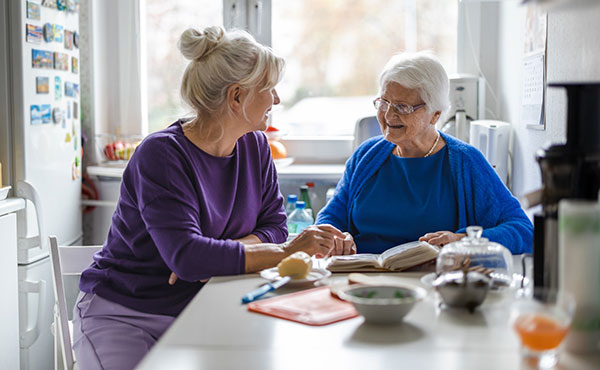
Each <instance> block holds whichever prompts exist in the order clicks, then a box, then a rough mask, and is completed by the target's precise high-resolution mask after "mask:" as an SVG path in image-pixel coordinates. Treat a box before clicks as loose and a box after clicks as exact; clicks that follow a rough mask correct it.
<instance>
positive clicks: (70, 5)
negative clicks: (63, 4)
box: [67, 0, 79, 13]
mask: <svg viewBox="0 0 600 370" xmlns="http://www.w3.org/2000/svg"><path fill="white" fill-rule="evenodd" d="M67 11H68V12H69V13H78V12H79V0H67Z"/></svg>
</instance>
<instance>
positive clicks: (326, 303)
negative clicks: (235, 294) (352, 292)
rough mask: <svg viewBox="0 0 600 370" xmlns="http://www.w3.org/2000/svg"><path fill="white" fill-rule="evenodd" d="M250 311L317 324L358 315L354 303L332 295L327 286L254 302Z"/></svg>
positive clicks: (249, 304) (250, 305) (250, 304)
mask: <svg viewBox="0 0 600 370" xmlns="http://www.w3.org/2000/svg"><path fill="white" fill-rule="evenodd" d="M248 311H253V312H258V313H262V314H265V315H269V316H275V317H279V318H281V319H286V320H291V321H296V322H299V323H302V324H306V325H313V326H321V325H327V324H332V323H334V322H338V321H342V320H346V319H350V318H352V317H356V316H358V313H357V312H356V310H355V309H354V306H353V305H352V303H349V302H345V301H342V300H340V299H337V298H334V297H333V296H331V294H330V292H329V287H327V286H323V287H319V288H313V289H307V290H303V291H301V292H297V293H291V294H286V295H282V296H278V297H273V298H268V299H263V300H260V301H256V302H251V303H248Z"/></svg>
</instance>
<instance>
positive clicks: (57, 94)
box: [54, 76, 62, 100]
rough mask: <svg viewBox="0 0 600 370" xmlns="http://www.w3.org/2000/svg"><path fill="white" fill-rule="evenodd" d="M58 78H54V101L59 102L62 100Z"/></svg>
mask: <svg viewBox="0 0 600 370" xmlns="http://www.w3.org/2000/svg"><path fill="white" fill-rule="evenodd" d="M61 87H62V86H61V81H60V77H59V76H56V77H54V100H60V99H61V98H62V90H61Z"/></svg>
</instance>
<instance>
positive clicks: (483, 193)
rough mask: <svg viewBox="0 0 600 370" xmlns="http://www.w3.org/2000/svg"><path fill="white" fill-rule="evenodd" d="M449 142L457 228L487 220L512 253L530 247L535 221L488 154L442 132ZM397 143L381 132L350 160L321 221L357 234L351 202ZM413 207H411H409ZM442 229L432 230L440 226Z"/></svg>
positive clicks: (487, 233)
mask: <svg viewBox="0 0 600 370" xmlns="http://www.w3.org/2000/svg"><path fill="white" fill-rule="evenodd" d="M441 135H442V138H443V139H444V140H445V141H446V145H447V146H448V158H449V161H450V172H451V174H452V181H453V182H454V189H456V192H457V194H456V198H457V200H458V204H457V209H458V230H455V231H454V232H456V233H464V232H466V228H467V226H470V225H479V226H482V227H483V229H484V231H483V236H484V237H486V238H488V239H490V240H492V241H495V242H497V243H500V244H502V245H504V246H505V247H507V248H508V249H509V250H510V251H511V252H512V253H513V254H520V253H528V252H531V249H532V243H533V225H532V224H531V221H530V220H529V218H528V217H527V215H526V214H525V212H524V211H523V209H522V208H521V206H520V204H519V202H518V200H517V199H516V198H515V197H514V196H513V195H512V194H511V193H510V191H509V190H508V189H507V188H506V186H505V185H504V184H503V183H502V180H500V178H499V177H498V175H497V174H496V172H495V171H494V169H493V168H492V167H491V166H490V164H489V163H488V162H487V160H486V159H485V157H484V156H483V154H481V152H479V151H478V150H477V149H476V148H475V147H473V146H471V145H469V144H466V143H464V142H462V141H460V140H457V139H455V138H453V137H452V136H448V135H446V134H444V133H441ZM393 149H394V144H393V143H391V142H389V141H387V140H385V139H383V136H381V135H380V136H377V137H374V138H371V139H369V140H367V141H365V142H364V143H363V144H362V145H361V146H359V147H358V149H356V151H355V152H354V154H353V155H352V156H351V157H350V159H348V161H347V162H346V169H345V171H344V175H343V177H342V179H341V180H340V181H339V183H338V185H337V187H336V191H335V195H334V197H333V198H332V199H331V200H330V201H329V203H327V205H326V206H325V207H324V208H323V209H322V210H321V212H319V214H318V215H317V220H316V223H317V224H331V225H333V226H335V227H337V228H338V229H340V230H342V231H348V232H350V234H356V232H357V230H356V228H355V227H354V225H353V222H352V217H351V215H352V207H354V206H355V199H356V196H357V194H358V193H359V191H360V189H361V188H362V187H363V186H364V184H365V182H366V181H367V179H369V178H370V177H371V176H373V174H375V173H376V172H377V170H379V168H380V167H381V165H382V164H383V162H384V161H385V160H386V159H387V158H388V156H390V155H392V150H393ZM405 211H407V212H409V211H410V210H405ZM435 231H439V230H431V232H435Z"/></svg>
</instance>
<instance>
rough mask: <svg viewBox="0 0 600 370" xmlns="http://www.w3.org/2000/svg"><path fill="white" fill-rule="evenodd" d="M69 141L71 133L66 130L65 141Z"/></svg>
mask: <svg viewBox="0 0 600 370" xmlns="http://www.w3.org/2000/svg"><path fill="white" fill-rule="evenodd" d="M70 142H71V134H70V133H68V132H67V135H65V143H70Z"/></svg>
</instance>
